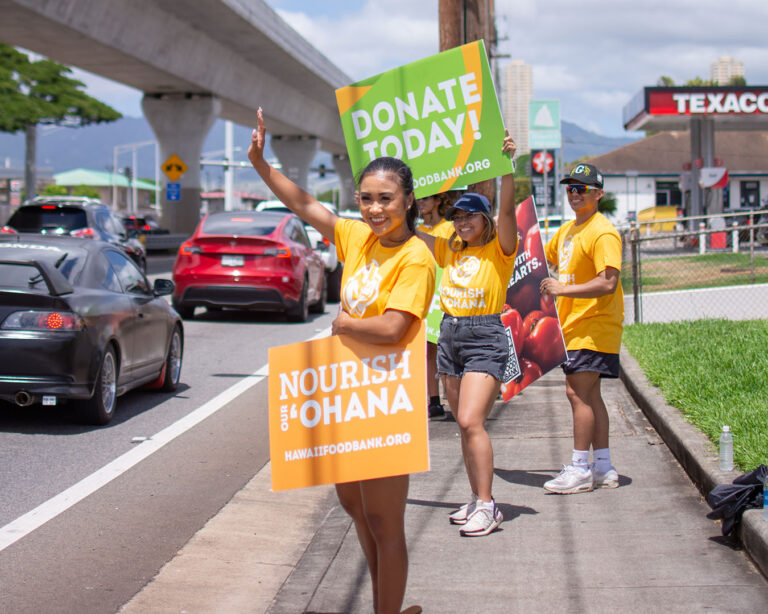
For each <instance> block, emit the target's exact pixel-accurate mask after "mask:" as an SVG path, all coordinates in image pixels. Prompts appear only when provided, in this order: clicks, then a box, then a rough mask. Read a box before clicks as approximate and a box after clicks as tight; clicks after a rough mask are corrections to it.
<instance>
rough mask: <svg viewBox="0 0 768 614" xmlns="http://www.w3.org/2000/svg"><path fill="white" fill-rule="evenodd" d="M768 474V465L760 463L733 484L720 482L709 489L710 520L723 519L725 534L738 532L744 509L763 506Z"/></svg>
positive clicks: (708, 516)
mask: <svg viewBox="0 0 768 614" xmlns="http://www.w3.org/2000/svg"><path fill="white" fill-rule="evenodd" d="M766 476H768V467H766V466H765V465H760V466H759V467H758V468H757V469H755V470H754V471H750V472H749V473H744V474H742V475H740V476H739V477H737V478H736V479H735V480H734V481H733V484H719V485H717V486H715V487H714V488H713V489H712V490H710V491H709V494H708V495H707V503H709V505H710V507H711V508H712V511H711V512H709V514H707V518H709V519H710V520H720V519H722V521H723V535H725V536H729V535H732V534H733V533H735V532H736V528H737V527H738V525H739V523H740V522H741V515H742V514H743V513H744V510H748V509H752V508H761V507H763V483H764V481H765V478H766Z"/></svg>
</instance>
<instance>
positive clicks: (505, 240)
mask: <svg viewBox="0 0 768 614" xmlns="http://www.w3.org/2000/svg"><path fill="white" fill-rule="evenodd" d="M515 149H516V146H515V143H514V141H513V140H512V139H511V138H510V136H509V134H507V136H506V138H505V139H504V144H503V146H502V151H504V152H507V153H508V154H509V155H510V158H511V157H512V156H513V155H514V152H515ZM446 219H448V220H450V221H452V222H453V228H454V232H453V234H452V235H451V237H450V238H448V239H446V238H441V237H433V236H430V235H427V234H425V233H423V232H419V233H418V235H419V237H420V238H421V239H422V240H423V241H424V242H425V243H426V244H427V245H428V246H429V248H430V249H431V250H432V253H433V254H434V256H435V261H436V262H437V264H438V265H439V266H441V267H443V269H444V271H443V278H442V281H441V284H440V307H441V309H442V310H443V311H444V312H445V315H444V316H443V321H442V322H441V324H440V338H439V340H438V346H437V370H438V372H439V373H440V376H441V378H442V382H443V389H444V390H445V396H446V398H447V399H448V405H449V406H450V408H451V412H452V413H453V416H454V418H455V419H456V422H457V423H458V425H459V428H460V430H461V452H462V455H463V456H464V465H465V467H466V470H467V476H468V477H469V485H470V487H471V489H472V497H471V500H470V501H469V502H468V503H467V504H465V505H463V506H461V507H460V508H459V509H457V510H455V511H453V512H452V513H451V515H450V521H451V524H457V525H462V528H461V529H460V531H459V533H460V534H461V535H463V536H465V537H476V536H481V535H488V534H489V533H491V532H492V531H494V530H495V529H496V527H498V526H499V524H501V521H502V520H503V516H502V514H501V511H500V510H499V509H498V507H497V506H496V503H495V501H494V499H493V495H492V492H491V486H492V483H493V448H492V446H491V439H490V437H489V436H488V433H487V432H486V430H485V420H486V418H488V414H489V413H490V411H491V408H492V407H493V403H494V401H495V400H496V397H497V396H498V394H499V387H500V386H501V382H502V380H503V378H504V368H505V366H506V363H507V357H508V355H509V342H508V340H507V335H506V332H505V330H504V326H503V325H502V323H501V318H500V314H501V311H502V308H503V306H504V299H505V297H506V292H507V285H508V283H509V278H510V276H511V275H512V270H513V269H514V266H515V255H516V253H517V222H516V220H515V183H514V175H513V174H512V173H511V172H510V173H509V174H507V175H504V176H503V177H502V180H501V198H500V202H499V216H498V220H499V221H498V230H497V228H496V224H495V222H494V220H493V217H492V216H491V207H490V203H489V202H488V199H487V198H486V197H485V196H483V195H482V194H476V193H474V192H467V193H465V194H464V195H463V196H462V197H461V198H459V199H458V200H457V201H456V202H455V203H454V204H453V206H452V207H451V208H450V209H448V211H447V212H446Z"/></svg>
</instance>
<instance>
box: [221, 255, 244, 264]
mask: <svg viewBox="0 0 768 614" xmlns="http://www.w3.org/2000/svg"><path fill="white" fill-rule="evenodd" d="M244 264H245V257H243V256H230V255H226V254H224V255H222V257H221V266H243V265H244Z"/></svg>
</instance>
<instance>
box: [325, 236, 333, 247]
mask: <svg viewBox="0 0 768 614" xmlns="http://www.w3.org/2000/svg"><path fill="white" fill-rule="evenodd" d="M323 243H325V244H326V245H328V246H330V245H331V242H330V241H329V240H328V239H326V238H325V237H323Z"/></svg>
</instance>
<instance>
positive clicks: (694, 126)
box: [689, 117, 702, 230]
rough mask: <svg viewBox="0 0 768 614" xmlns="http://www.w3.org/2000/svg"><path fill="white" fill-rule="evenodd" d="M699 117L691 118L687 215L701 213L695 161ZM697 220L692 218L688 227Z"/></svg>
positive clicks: (696, 226) (699, 148)
mask: <svg viewBox="0 0 768 614" xmlns="http://www.w3.org/2000/svg"><path fill="white" fill-rule="evenodd" d="M701 124H702V118H701V117H694V118H692V119H691V123H690V126H691V128H690V130H691V210H690V211H689V215H701V214H702V206H701V200H702V199H701V197H702V190H701V188H700V187H699V169H698V168H696V164H695V161H696V159H697V158H701ZM698 225H699V222H698V220H692V221H691V223H690V228H691V229H692V230H693V229H696V228H698Z"/></svg>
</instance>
